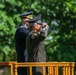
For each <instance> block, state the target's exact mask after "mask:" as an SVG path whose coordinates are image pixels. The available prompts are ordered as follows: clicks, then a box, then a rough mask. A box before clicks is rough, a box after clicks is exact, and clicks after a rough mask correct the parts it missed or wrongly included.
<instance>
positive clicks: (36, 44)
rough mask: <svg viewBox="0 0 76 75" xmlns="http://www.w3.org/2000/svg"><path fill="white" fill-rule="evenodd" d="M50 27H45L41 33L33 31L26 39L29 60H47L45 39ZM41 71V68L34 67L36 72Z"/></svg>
mask: <svg viewBox="0 0 76 75" xmlns="http://www.w3.org/2000/svg"><path fill="white" fill-rule="evenodd" d="M47 32H48V27H47V28H43V29H42V31H41V32H40V33H37V32H34V31H31V32H30V33H29V34H28V36H27V38H26V39H27V40H26V48H27V53H28V62H46V53H45V50H44V46H43V42H42V41H43V40H44V39H45V38H46V37H47ZM35 71H36V72H41V68H36V69H34V71H33V73H34V72H35Z"/></svg>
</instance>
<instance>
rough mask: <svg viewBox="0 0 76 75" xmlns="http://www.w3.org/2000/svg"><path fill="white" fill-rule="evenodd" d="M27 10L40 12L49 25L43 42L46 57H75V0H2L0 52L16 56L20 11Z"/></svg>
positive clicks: (57, 59)
mask: <svg viewBox="0 0 76 75" xmlns="http://www.w3.org/2000/svg"><path fill="white" fill-rule="evenodd" d="M26 11H33V12H34V15H37V14H39V13H41V14H42V20H43V21H45V22H47V23H48V25H49V35H48V37H47V38H46V40H45V42H44V45H45V49H46V52H47V60H48V61H76V59H75V58H76V55H75V54H76V51H75V50H76V46H75V43H76V37H75V35H76V29H75V28H76V22H75V19H76V0H69V1H68V0H65V1H63V0H47V1H45V0H28V1H26V0H0V53H3V54H4V55H5V54H6V56H8V57H9V56H14V53H15V45H14V42H15V41H14V34H15V31H16V28H17V26H18V24H19V23H20V18H19V17H18V15H19V14H22V13H25V12H26ZM8 60H16V59H15V58H14V57H13V58H10V59H8Z"/></svg>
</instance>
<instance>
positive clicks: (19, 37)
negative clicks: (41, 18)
mask: <svg viewBox="0 0 76 75" xmlns="http://www.w3.org/2000/svg"><path fill="white" fill-rule="evenodd" d="M19 17H20V18H21V23H20V25H19V26H18V28H17V30H16V33H15V45H16V52H17V62H25V61H27V52H26V37H27V35H28V33H29V30H28V25H29V23H28V22H26V21H27V20H29V19H32V17H33V12H27V13H26V14H21V15H20V16H19ZM24 51H25V54H24ZM25 69H26V68H22V67H20V68H18V75H26V73H27V72H26V70H25Z"/></svg>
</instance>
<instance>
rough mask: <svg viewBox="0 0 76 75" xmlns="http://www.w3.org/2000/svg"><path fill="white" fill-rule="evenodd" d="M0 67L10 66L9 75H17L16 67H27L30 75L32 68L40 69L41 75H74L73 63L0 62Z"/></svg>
mask: <svg viewBox="0 0 76 75" xmlns="http://www.w3.org/2000/svg"><path fill="white" fill-rule="evenodd" d="M0 65H8V66H10V70H11V72H10V73H11V74H10V75H18V74H17V68H18V67H29V70H30V73H29V74H30V75H32V67H42V72H43V75H59V74H60V72H61V74H60V75H74V66H75V63H74V62H25V63H24V62H22V63H17V62H1V63H0ZM46 67H47V68H48V74H46V71H45V69H46Z"/></svg>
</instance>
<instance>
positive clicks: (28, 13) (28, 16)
mask: <svg viewBox="0 0 76 75" xmlns="http://www.w3.org/2000/svg"><path fill="white" fill-rule="evenodd" d="M19 17H20V18H31V19H32V18H33V12H32V11H31V12H26V13H25V14H21V15H19Z"/></svg>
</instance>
